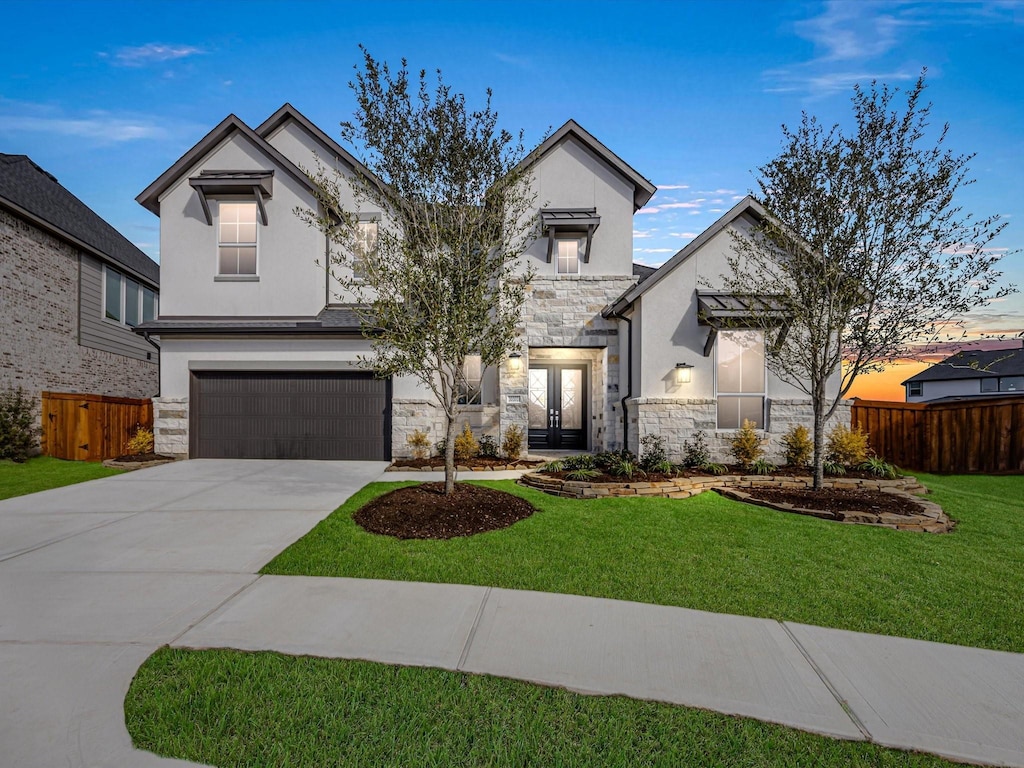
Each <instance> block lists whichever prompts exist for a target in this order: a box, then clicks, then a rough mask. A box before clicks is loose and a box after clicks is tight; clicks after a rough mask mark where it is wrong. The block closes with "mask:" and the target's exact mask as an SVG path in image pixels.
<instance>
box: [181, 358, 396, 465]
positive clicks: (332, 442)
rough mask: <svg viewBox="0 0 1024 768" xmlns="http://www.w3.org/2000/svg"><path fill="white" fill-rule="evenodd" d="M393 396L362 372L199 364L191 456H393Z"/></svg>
mask: <svg viewBox="0 0 1024 768" xmlns="http://www.w3.org/2000/svg"><path fill="white" fill-rule="evenodd" d="M390 399H391V398H390V385H389V382H387V381H384V380H381V379H375V378H373V377H372V376H371V375H368V374H362V373H326V372H324V373H308V372H301V373H299V372H292V373H287V372H236V371H196V372H194V373H193V394H192V398H191V402H192V405H191V433H192V455H193V456H196V457H197V458H242V459H254V458H283V459H376V460H380V459H388V458H390V434H389V433H390V411H391V409H390Z"/></svg>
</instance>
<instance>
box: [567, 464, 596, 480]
mask: <svg viewBox="0 0 1024 768" xmlns="http://www.w3.org/2000/svg"><path fill="white" fill-rule="evenodd" d="M600 474H601V473H600V472H599V471H598V470H596V469H587V468H586V467H578V468H577V469H571V470H569V471H568V472H566V473H565V479H566V480H584V481H585V480H593V479H594V478H595V477H599V476H600Z"/></svg>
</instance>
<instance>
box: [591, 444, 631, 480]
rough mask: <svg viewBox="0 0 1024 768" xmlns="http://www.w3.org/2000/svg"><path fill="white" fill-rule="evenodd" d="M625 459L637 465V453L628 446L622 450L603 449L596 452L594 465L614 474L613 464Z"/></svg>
mask: <svg viewBox="0 0 1024 768" xmlns="http://www.w3.org/2000/svg"><path fill="white" fill-rule="evenodd" d="M623 461H626V462H630V463H632V464H633V465H636V463H637V460H636V454H635V453H633V452H632V451H631V450H629V449H628V448H623V449H622V450H620V451H601V452H600V453H596V454H594V466H595V467H597V468H598V469H600V470H602V471H604V472H607V473H608V474H612V467H613V466H615V465H616V464H618V463H620V462H623Z"/></svg>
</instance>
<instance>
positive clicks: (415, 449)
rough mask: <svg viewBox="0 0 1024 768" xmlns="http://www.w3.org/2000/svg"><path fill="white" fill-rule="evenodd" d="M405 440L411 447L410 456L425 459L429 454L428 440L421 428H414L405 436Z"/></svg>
mask: <svg viewBox="0 0 1024 768" xmlns="http://www.w3.org/2000/svg"><path fill="white" fill-rule="evenodd" d="M405 441H406V442H407V443H408V444H409V447H410V448H412V457H413V458H414V459H425V458H427V457H429V456H430V440H429V439H428V438H427V433H426V432H424V431H423V430H422V429H417V430H415V431H414V432H413V433H412V434H411V435H409V436H408V437H406V438H405ZM443 453H444V452H443V451H442V454H443Z"/></svg>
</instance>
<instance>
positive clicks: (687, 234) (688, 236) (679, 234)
mask: <svg viewBox="0 0 1024 768" xmlns="http://www.w3.org/2000/svg"><path fill="white" fill-rule="evenodd" d="M668 234H669V236H670V237H681V238H685V239H686V240H693V238H695V237H696V236H697V234H698V233H697V232H669V233H668Z"/></svg>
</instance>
